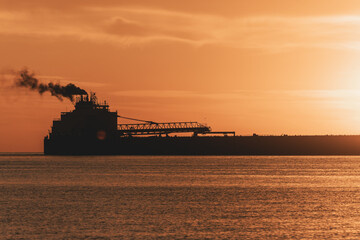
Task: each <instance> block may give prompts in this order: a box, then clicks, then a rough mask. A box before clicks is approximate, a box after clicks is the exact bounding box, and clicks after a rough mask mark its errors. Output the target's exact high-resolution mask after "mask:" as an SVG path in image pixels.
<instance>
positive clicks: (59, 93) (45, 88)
mask: <svg viewBox="0 0 360 240" xmlns="http://www.w3.org/2000/svg"><path fill="white" fill-rule="evenodd" d="M15 85H16V86H18V87H25V88H29V89H30V90H33V91H37V92H38V93H39V94H43V93H44V92H50V93H51V95H52V96H55V97H57V98H58V99H59V100H63V98H67V99H69V100H70V101H73V100H74V95H83V94H87V92H86V91H85V90H84V89H81V88H79V87H77V86H75V85H74V84H72V83H69V84H68V85H65V86H61V85H60V84H59V83H52V82H50V83H47V84H46V83H40V82H39V80H38V79H37V78H35V77H34V73H29V71H28V70H27V69H24V70H21V71H19V72H18V76H17V78H16V79H15Z"/></svg>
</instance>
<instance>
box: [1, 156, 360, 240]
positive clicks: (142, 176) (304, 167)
mask: <svg viewBox="0 0 360 240" xmlns="http://www.w3.org/2000/svg"><path fill="white" fill-rule="evenodd" d="M359 190H360V157H328V156H326V157H319V156H316V157H238V156H236V157H231V156H226V157H221V156H216V157H208V156H206V157H190V156H189V157H181V156H178V157H153V156H141V157H128V156H106V157H102V156H94V157H54V156H42V155H38V154H35V155H22V154H17V155H11V154H3V155H0V236H1V238H4V239H21V238H24V239H66V238H68V239H84V238H88V239H99V238H100V239H154V238H157V239H159V238H160V239H162V238H163V239H174V238H175V239H181V238H190V239H191V238H194V239H199V238H208V239H214V238H218V239H224V238H227V239H229V238H230V239H231V238H233V239H266V238H267V239H278V238H281V239H284V238H294V239H324V238H333V239H338V238H345V239H346V238H347V239H358V238H360V191H359Z"/></svg>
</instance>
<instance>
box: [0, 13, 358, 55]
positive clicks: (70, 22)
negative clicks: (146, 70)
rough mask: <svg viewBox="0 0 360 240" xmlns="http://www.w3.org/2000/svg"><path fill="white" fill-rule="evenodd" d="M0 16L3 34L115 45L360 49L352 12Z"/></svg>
mask: <svg viewBox="0 0 360 240" xmlns="http://www.w3.org/2000/svg"><path fill="white" fill-rule="evenodd" d="M0 19H1V23H0V34H3V35H17V36H25V37H26V36H35V37H42V38H43V37H72V38H74V39H80V40H85V41H95V42H101V43H109V44H114V45H116V46H129V45H133V44H134V45H137V44H149V43H152V42H158V41H166V42H174V43H176V42H182V43H185V44H189V45H193V46H202V45H206V44H212V45H218V46H226V47H233V48H250V49H260V50H265V51H274V50H275V51H281V50H284V49H291V48H301V47H304V48H314V47H315V48H339V49H360V32H358V31H357V30H358V29H359V28H360V17H358V16H351V15H330V16H304V17H301V16H296V17H289V16H273V15H271V16H244V17H231V18H230V17H229V18H227V17H225V16H218V15H211V14H189V13H184V12H178V11H170V10H164V9H148V8H144V7H134V6H133V7H103V8H100V7H86V6H83V7H78V8H77V10H76V11H74V10H73V11H69V10H68V11H66V9H65V10H64V11H63V12H54V11H50V12H49V11H45V10H41V9H35V10H28V11H27V10H26V9H22V10H19V11H16V10H11V11H4V10H3V11H1V12H0Z"/></svg>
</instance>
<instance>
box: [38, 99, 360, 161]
mask: <svg viewBox="0 0 360 240" xmlns="http://www.w3.org/2000/svg"><path fill="white" fill-rule="evenodd" d="M74 105H75V109H74V110H73V111H70V112H63V113H61V117H60V119H57V120H54V121H53V126H52V128H51V130H50V131H49V134H48V135H47V136H46V137H45V138H44V154H45V155H360V136H359V135H317V136H315V135H314V136H304V135H302V136H287V135H282V136H260V135H256V134H253V135H252V136H237V135H236V134H235V132H234V131H212V129H211V127H209V126H207V125H206V124H200V123H198V122H165V123H158V122H154V121H146V120H140V119H135V118H129V117H124V116H120V115H119V114H118V113H117V112H116V111H115V112H113V111H110V109H109V105H108V104H107V103H106V102H104V103H99V102H98V100H97V97H96V95H95V93H91V94H90V95H87V94H86V95H80V96H78V97H77V98H76V100H75V104H74ZM119 118H125V119H128V120H133V121H138V122H141V123H136V124H118V119H119ZM179 134H180V136H177V135H179Z"/></svg>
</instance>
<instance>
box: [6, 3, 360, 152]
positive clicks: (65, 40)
mask: <svg viewBox="0 0 360 240" xmlns="http://www.w3.org/2000/svg"><path fill="white" fill-rule="evenodd" d="M225 2H226V4H225ZM249 2H250V3H249ZM0 56H1V57H0V71H1V78H0V152H4V151H7V152H9V151H42V140H43V137H44V136H45V135H46V134H47V131H48V130H49V129H50V127H51V124H52V120H53V119H54V118H58V117H59V116H60V112H61V111H68V110H71V109H72V105H71V103H70V102H67V101H66V100H64V102H60V101H58V100H57V99H56V98H54V97H51V96H49V95H48V94H44V95H43V96H38V95H37V94H36V93H33V92H29V91H26V90H23V89H14V88H11V87H10V86H9V85H11V81H10V80H11V78H12V70H18V69H21V68H23V67H28V68H29V69H31V70H33V71H34V72H35V73H36V74H37V76H38V77H39V78H40V79H42V80H43V81H44V82H47V81H59V82H60V83H64V84H66V83H69V82H73V83H75V84H77V85H79V86H80V87H82V88H85V89H87V90H92V91H96V93H97V95H98V97H99V98H100V99H103V100H108V102H109V103H110V105H111V109H112V110H118V111H119V113H120V114H121V115H124V116H131V117H135V118H142V119H149V120H153V121H158V122H163V121H199V122H206V123H208V124H209V125H210V126H212V129H213V130H229V131H230V130H235V131H236V133H237V134H239V135H246V134H252V133H258V134H360V67H359V66H358V65H359V63H360V1H357V0H354V1H346V0H339V1H331V0H317V1H314V0H309V1H307V0H303V1H298V0H293V1H291V0H277V1H268V0H262V1H260V0H257V1H254V0H252V1H239V0H227V1H213V0H197V1H185V0H181V1H180V0H179V1H169V0H157V1H150V0H128V1H120V0H108V1H107V0H83V1H74V0H72V1H66V0H63V1H48V0H31V1H29V0H19V1H5V0H0Z"/></svg>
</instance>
